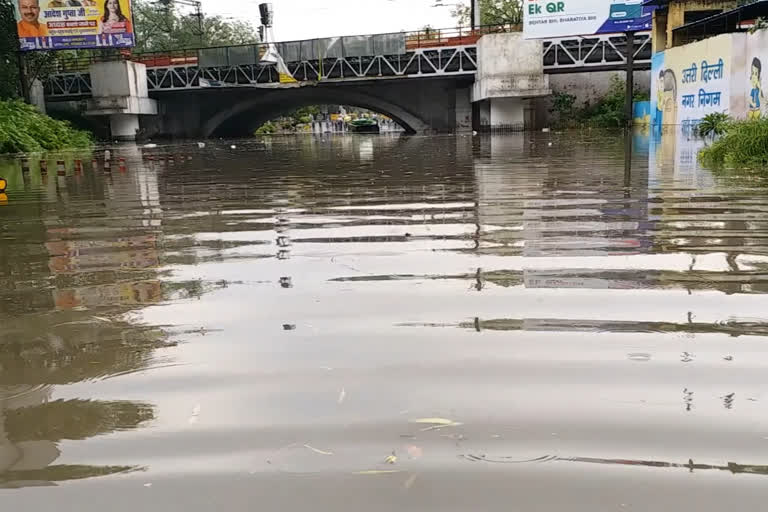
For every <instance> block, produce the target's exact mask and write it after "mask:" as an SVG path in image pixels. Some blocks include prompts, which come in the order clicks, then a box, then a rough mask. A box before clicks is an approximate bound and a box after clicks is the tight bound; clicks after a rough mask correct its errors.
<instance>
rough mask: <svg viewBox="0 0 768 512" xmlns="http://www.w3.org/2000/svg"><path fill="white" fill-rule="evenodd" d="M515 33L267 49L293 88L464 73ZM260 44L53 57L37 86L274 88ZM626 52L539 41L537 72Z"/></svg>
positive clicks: (68, 91) (617, 43) (599, 62)
mask: <svg viewBox="0 0 768 512" xmlns="http://www.w3.org/2000/svg"><path fill="white" fill-rule="evenodd" d="M519 30H520V27H519V26H508V25H497V26H488V27H481V28H479V29H476V30H470V29H464V28H455V29H440V30H433V29H425V30H421V31H417V32H397V33H390V34H374V35H365V36H344V37H335V38H324V39H312V40H304V41H286V42H281V43H275V44H276V45H277V47H278V50H279V52H280V54H281V55H282V56H283V58H284V60H285V61H286V65H287V66H288V69H289V71H290V72H291V73H292V74H293V76H294V78H295V79H296V80H298V81H300V82H303V81H316V82H320V81H340V80H363V79H366V80H369V79H377V78H395V77H403V76H440V75H443V76H447V75H459V74H464V75H467V74H474V73H475V72H476V71H477V41H478V40H479V39H480V38H481V37H482V36H484V35H486V34H492V33H503V32H510V31H519ZM268 46H269V45H267V44H263V43H258V44H246V45H236V46H220V47H209V48H187V49H178V50H169V51H156V52H131V51H127V50H121V51H112V52H109V53H99V54H97V53H95V52H88V53H86V54H85V55H80V56H76V57H74V58H73V57H59V58H58V59H57V61H56V63H55V64H54V69H55V70H56V72H54V73H53V74H51V75H50V76H49V78H48V79H47V80H46V82H45V84H44V85H45V92H46V95H47V96H49V97H58V98H62V99H63V98H67V99H70V98H77V97H87V96H90V95H91V80H90V73H89V72H88V68H89V66H90V65H91V64H93V63H96V62H104V61H115V60H130V61H133V62H139V63H142V64H144V65H146V66H147V81H148V87H149V90H150V91H167V90H179V89H197V88H203V87H238V86H257V87H258V86H269V85H275V84H278V83H279V81H280V79H279V76H278V74H277V70H276V68H275V66H274V65H273V64H271V63H266V64H265V63H262V62H261V58H262V57H263V56H264V54H265V53H266V51H267V49H268ZM628 47H629V45H628V43H627V40H626V36H625V35H623V34H602V35H599V36H593V37H565V38H559V39H553V40H549V41H543V43H542V59H543V65H544V71H545V72H546V73H564V72H576V71H579V70H582V69H584V70H595V71H599V70H613V69H622V68H623V66H624V64H625V63H626V53H627V48H628ZM632 48H633V49H634V54H635V65H636V66H637V68H638V69H643V68H650V60H651V38H650V34H649V33H637V34H636V36H635V41H634V45H633V46H632Z"/></svg>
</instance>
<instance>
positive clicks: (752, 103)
mask: <svg viewBox="0 0 768 512" xmlns="http://www.w3.org/2000/svg"><path fill="white" fill-rule="evenodd" d="M762 74H763V65H762V63H761V62H760V59H758V58H757V57H755V58H754V59H752V73H751V75H750V78H749V81H750V83H751V84H752V90H751V91H749V113H748V114H747V118H748V119H760V108H761V106H762V104H763V102H764V101H765V96H764V95H763V89H762V87H761V85H760V82H761V78H762Z"/></svg>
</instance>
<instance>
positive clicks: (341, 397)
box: [338, 388, 347, 405]
mask: <svg viewBox="0 0 768 512" xmlns="http://www.w3.org/2000/svg"><path fill="white" fill-rule="evenodd" d="M346 397H347V391H346V390H345V389H344V388H341V392H340V393H339V399H338V404H339V405H341V404H343V403H344V399H345V398H346Z"/></svg>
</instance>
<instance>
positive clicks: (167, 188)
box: [0, 134, 768, 512]
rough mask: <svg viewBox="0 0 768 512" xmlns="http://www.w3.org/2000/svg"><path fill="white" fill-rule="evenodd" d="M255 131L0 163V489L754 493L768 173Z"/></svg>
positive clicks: (555, 502)
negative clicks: (59, 162)
mask: <svg viewBox="0 0 768 512" xmlns="http://www.w3.org/2000/svg"><path fill="white" fill-rule="evenodd" d="M627 142H631V143H632V146H633V150H634V151H633V153H632V154H631V155H630V156H627V153H626V151H625V148H626V143H627ZM235 144H236V147H235V148H232V147H230V143H227V144H223V143H221V144H219V145H214V144H209V146H208V147H206V148H204V149H199V148H197V146H196V145H181V146H170V147H164V148H163V147H161V148H156V149H149V150H148V149H138V148H126V147H121V148H118V149H116V150H114V152H115V158H117V157H119V156H121V157H124V158H125V159H126V166H125V168H124V169H118V168H117V167H116V166H113V169H112V172H111V173H110V172H105V170H104V169H103V166H102V163H101V162H98V163H97V165H96V168H95V169H94V168H92V166H91V163H90V156H88V157H87V161H86V165H85V169H84V170H83V172H82V173H75V172H74V170H73V169H71V168H70V169H69V170H68V175H67V176H65V177H58V176H56V173H55V172H51V173H49V174H48V176H46V177H42V176H41V175H40V171H39V167H38V165H37V163H36V162H33V163H32V166H31V170H30V171H29V172H28V173H23V172H22V171H21V168H20V166H19V163H18V162H5V163H2V164H0V175H2V176H4V177H6V178H7V179H8V181H9V188H8V201H7V203H6V204H2V205H0V285H2V286H1V287H0V486H2V487H3V488H2V489H0V505H2V510H44V509H45V510H47V509H49V508H50V507H51V505H55V506H56V507H57V508H58V509H61V510H78V511H110V512H121V511H135V510H184V511H209V510H214V509H215V508H219V509H221V510H227V511H246V510H247V511H251V510H261V509H263V510H303V509H307V508H311V509H313V510H334V511H353V510H354V511H358V510H366V511H378V510H381V511H390V510H413V511H428V510H434V511H438V510H439V511H441V512H443V511H449V510H450V511H453V510H456V511H459V510H461V511H466V510H502V509H503V510H521V511H522V510H524V511H529V510H542V511H561V510H571V511H603V510H605V511H608V510H642V511H647V510H654V509H655V510H694V509H695V510H722V509H723V508H724V507H730V508H733V507H734V506H736V507H737V508H739V509H742V508H743V509H745V510H746V509H751V508H759V509H762V507H763V506H764V503H765V498H766V496H767V495H768V492H767V491H766V490H765V489H766V485H768V412H767V411H766V404H768V377H766V375H768V295H766V293H768V245H766V239H768V179H766V178H764V177H762V176H760V175H756V174H754V173H747V172H741V173H740V172H728V173H725V172H719V173H713V172H711V171H708V170H705V169H701V168H699V167H698V165H697V163H696V159H695V154H696V147H697V144H696V143H695V142H690V141H685V140H673V141H669V140H663V139H662V140H657V139H654V138H652V137H648V136H644V135H640V134H638V135H636V136H635V137H634V138H632V139H630V140H629V141H625V140H624V139H623V138H610V137H606V136H604V135H595V136H592V137H589V136H582V135H578V134H576V135H574V134H568V135H562V134H539V135H536V136H531V135H521V136H507V137H493V138H481V137H477V138H472V137H459V138H453V137H437V138H416V137H414V138H406V137H403V138H397V137H387V136H381V137H364V136H361V137H338V138H330V139H328V138H325V139H320V138H311V137H307V138H301V137H299V138H291V137H286V138H281V137H276V138H274V139H273V140H268V141H264V142H259V141H250V142H236V143H235ZM170 157H173V159H172V160H171V158H170ZM68 165H69V166H70V167H71V159H70V160H68ZM51 169H53V166H52V165H51Z"/></svg>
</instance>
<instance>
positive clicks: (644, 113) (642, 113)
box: [632, 101, 651, 126]
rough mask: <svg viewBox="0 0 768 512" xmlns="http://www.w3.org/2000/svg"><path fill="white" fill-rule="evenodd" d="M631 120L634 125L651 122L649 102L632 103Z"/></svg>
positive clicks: (644, 124) (645, 124) (643, 124)
mask: <svg viewBox="0 0 768 512" xmlns="http://www.w3.org/2000/svg"><path fill="white" fill-rule="evenodd" d="M632 122H633V124H635V125H640V126H647V125H649V124H651V102H650V101H636V102H635V103H634V104H633V105H632Z"/></svg>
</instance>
